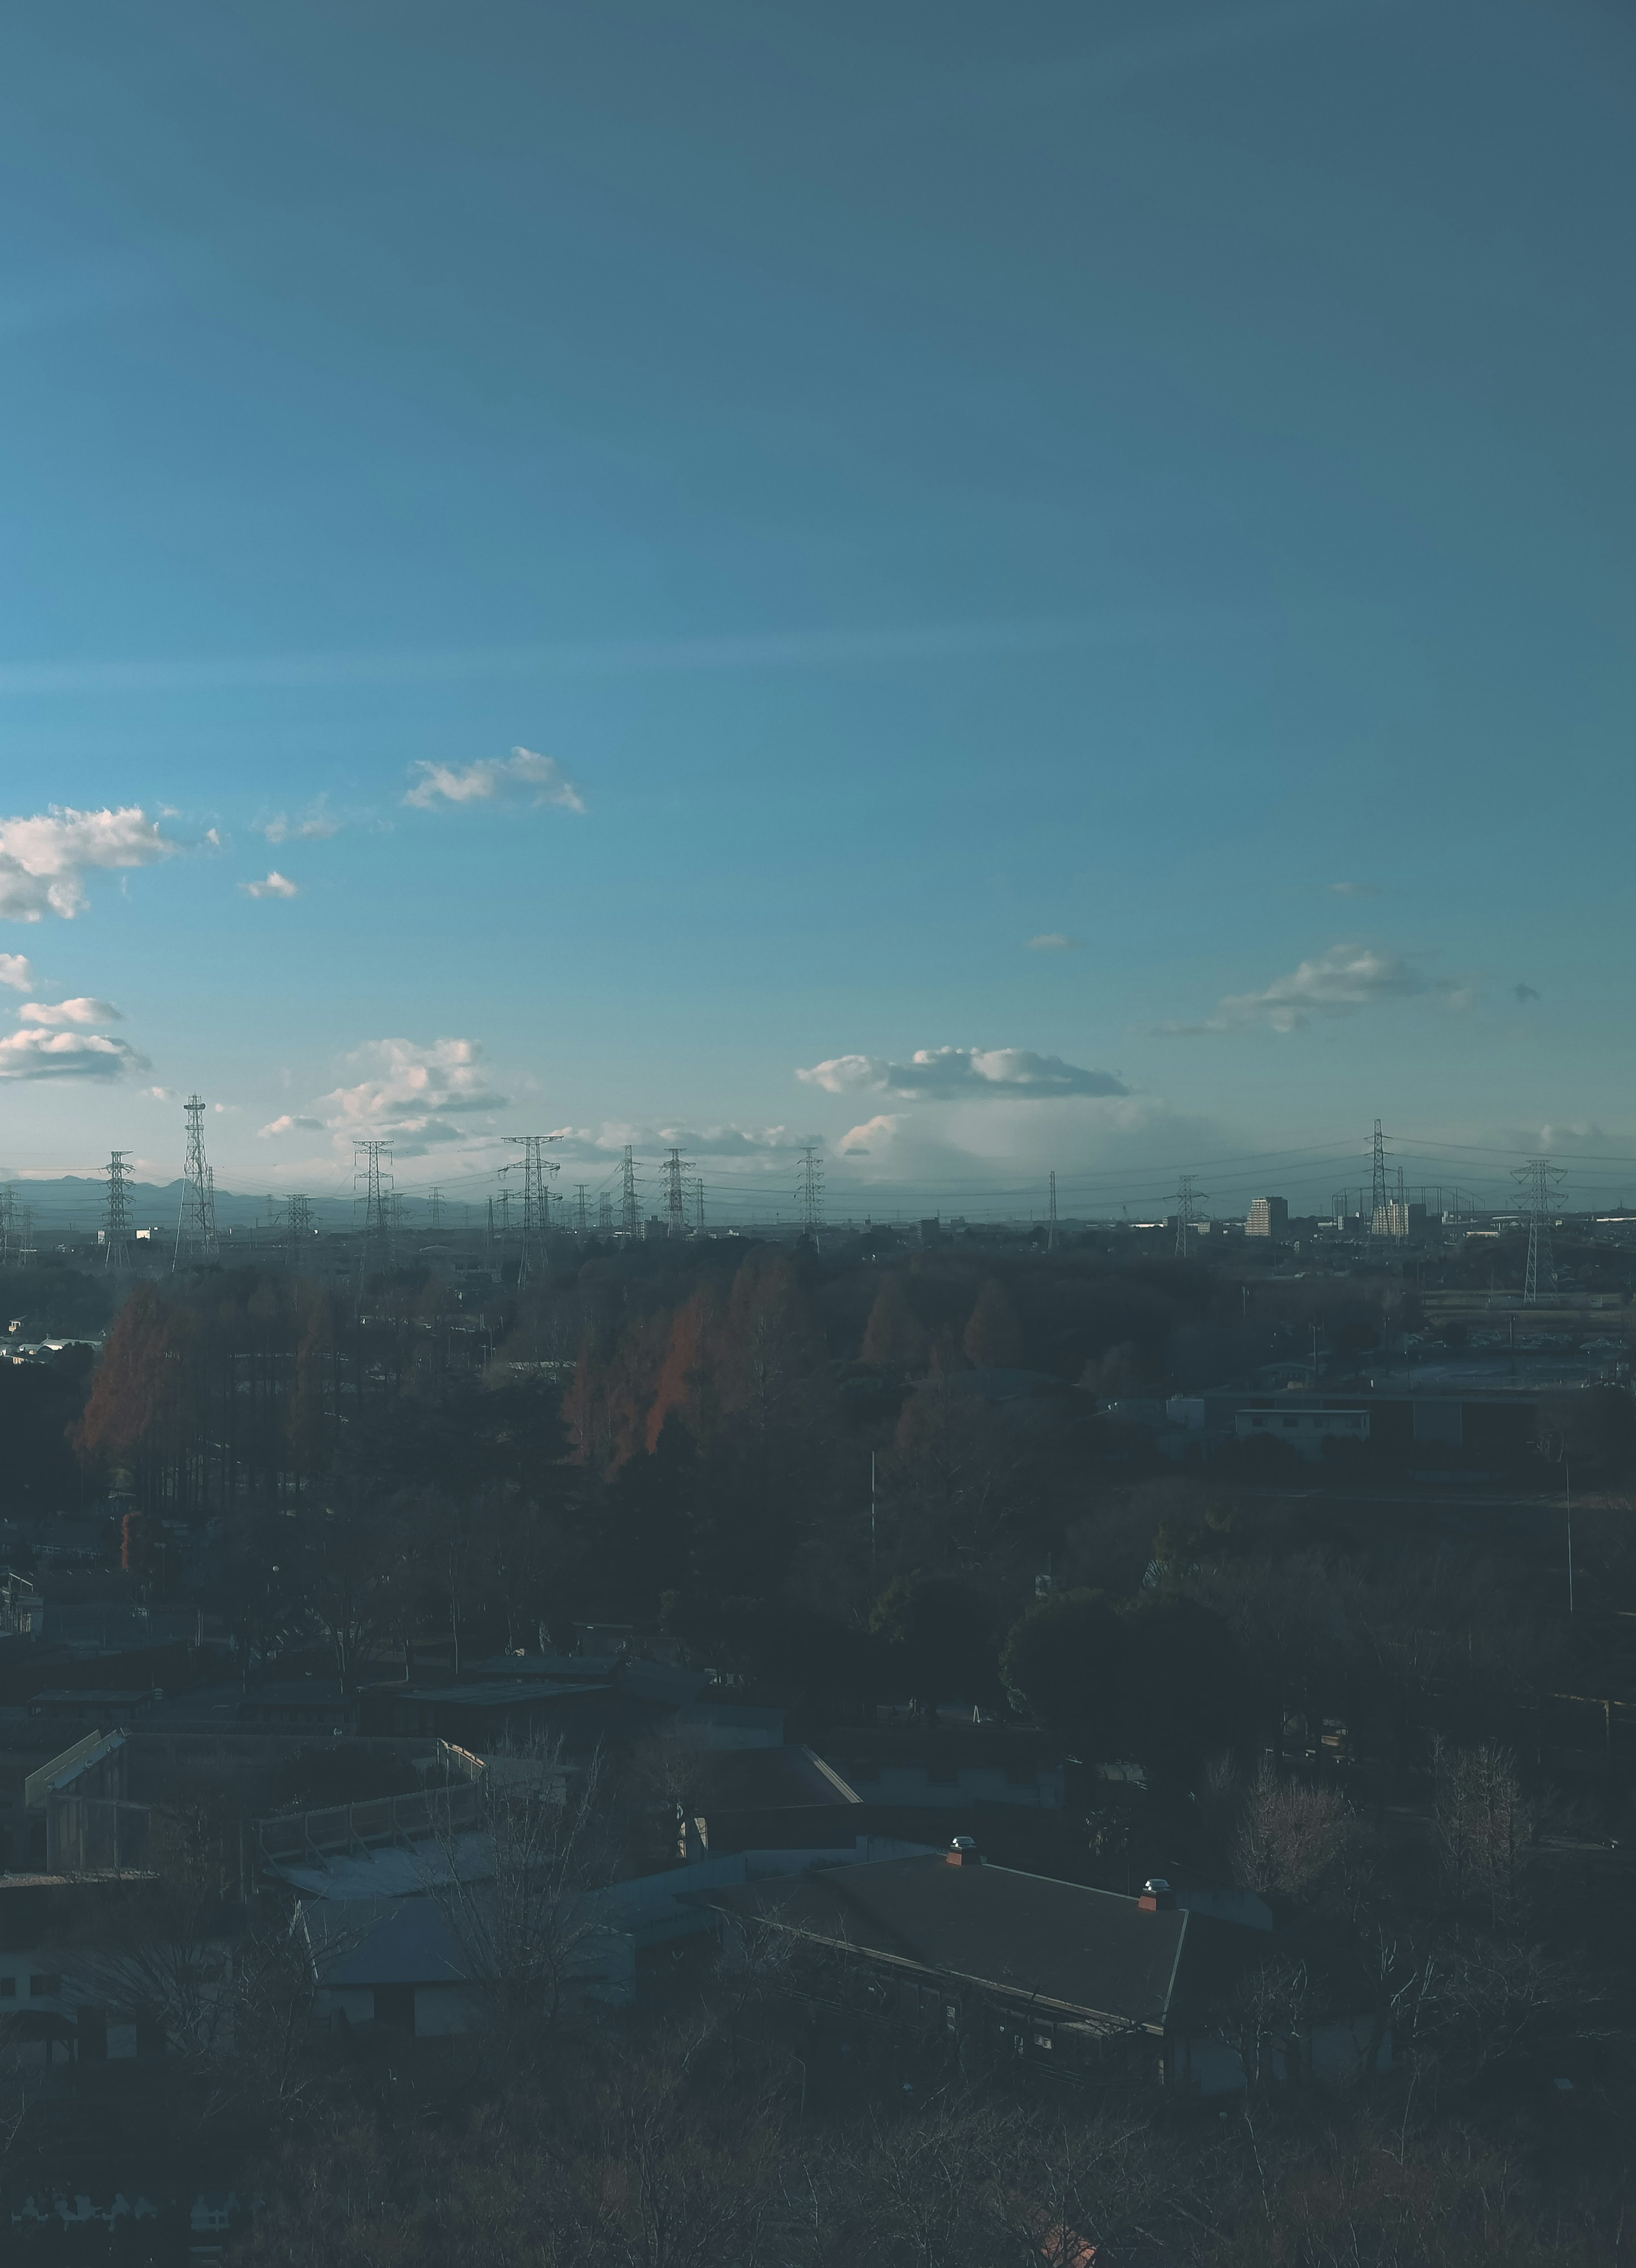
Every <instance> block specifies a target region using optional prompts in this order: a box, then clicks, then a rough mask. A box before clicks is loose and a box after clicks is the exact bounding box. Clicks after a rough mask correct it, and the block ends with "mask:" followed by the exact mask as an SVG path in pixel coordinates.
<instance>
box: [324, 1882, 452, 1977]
mask: <svg viewBox="0 0 1636 2268" xmlns="http://www.w3.org/2000/svg"><path fill="white" fill-rule="evenodd" d="M302 1919H303V1920H304V1922H305V1923H306V1928H307V1933H308V1935H309V1937H310V1938H311V1940H312V1941H313V1952H314V1955H316V1957H317V1960H318V1964H319V1973H320V1975H321V1977H322V1979H323V1981H324V1983H325V1984H326V1985H364V1986H368V1985H454V1984H458V1983H460V1982H461V1978H462V1977H463V1975H464V1973H465V1972H464V1971H463V1970H462V1968H461V1957H460V1948H459V1947H458V1946H457V1945H456V1943H455V1941H454V1935H453V1932H452V1931H451V1929H450V1927H449V1925H448V1923H447V1921H446V1919H445V1918H444V1914H443V1911H442V1908H441V1907H440V1906H439V1905H438V1902H437V1900H436V1899H435V1898H389V1899H379V1898H350V1899H337V1900H335V1901H334V1902H333V1903H326V1904H313V1905H310V1906H306V1907H304V1908H303V1909H302Z"/></svg>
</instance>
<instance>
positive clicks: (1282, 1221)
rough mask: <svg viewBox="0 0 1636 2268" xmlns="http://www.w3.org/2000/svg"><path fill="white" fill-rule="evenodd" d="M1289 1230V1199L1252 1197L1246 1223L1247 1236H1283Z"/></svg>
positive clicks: (1245, 1231)
mask: <svg viewBox="0 0 1636 2268" xmlns="http://www.w3.org/2000/svg"><path fill="white" fill-rule="evenodd" d="M1288 1229H1289V1199H1288V1198H1287V1197H1251V1199H1250V1201H1249V1219H1248V1220H1247V1221H1246V1222H1245V1223H1244V1233H1245V1235H1246V1236H1283V1235H1285V1234H1286V1233H1287V1232H1288Z"/></svg>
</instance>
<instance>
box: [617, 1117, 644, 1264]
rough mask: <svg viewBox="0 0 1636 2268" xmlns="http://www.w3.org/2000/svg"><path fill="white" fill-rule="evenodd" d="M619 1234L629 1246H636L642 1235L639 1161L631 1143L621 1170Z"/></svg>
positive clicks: (626, 1147) (626, 1150)
mask: <svg viewBox="0 0 1636 2268" xmlns="http://www.w3.org/2000/svg"><path fill="white" fill-rule="evenodd" d="M619 1233H620V1234H621V1235H622V1236H623V1238H624V1240H625V1241H626V1243H627V1244H634V1243H635V1242H636V1241H637V1238H638V1237H639V1236H640V1235H641V1233H642V1215H641V1213H640V1211H638V1210H637V1161H636V1154H635V1152H634V1151H633V1150H632V1149H631V1146H630V1143H629V1142H627V1143H626V1145H625V1154H624V1158H623V1161H622V1162H621V1165H620V1168H619Z"/></svg>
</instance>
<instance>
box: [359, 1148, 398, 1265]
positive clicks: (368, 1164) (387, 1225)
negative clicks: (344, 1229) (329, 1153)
mask: <svg viewBox="0 0 1636 2268" xmlns="http://www.w3.org/2000/svg"><path fill="white" fill-rule="evenodd" d="M360 1181H362V1182H363V1184H364V1241H363V1245H362V1247H361V1248H360V1249H359V1252H358V1263H357V1270H358V1285H359V1289H360V1290H361V1289H362V1287H363V1284H364V1279H365V1277H368V1276H372V1275H373V1276H380V1275H387V1274H390V1272H391V1271H392V1270H393V1269H394V1268H395V1267H396V1266H397V1260H398V1255H397V1238H396V1235H395V1230H396V1227H397V1207H396V1205H395V1204H394V1203H393V1201H392V1200H393V1189H392V1145H391V1143H390V1142H361V1141H354V1143H353V1145H352V1186H353V1189H355V1190H356V1189H357V1185H358V1182H360Z"/></svg>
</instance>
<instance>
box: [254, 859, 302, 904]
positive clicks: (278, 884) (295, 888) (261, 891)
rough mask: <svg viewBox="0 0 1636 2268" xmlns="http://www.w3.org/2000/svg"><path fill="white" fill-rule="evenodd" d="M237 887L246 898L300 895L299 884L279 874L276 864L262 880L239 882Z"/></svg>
mask: <svg viewBox="0 0 1636 2268" xmlns="http://www.w3.org/2000/svg"><path fill="white" fill-rule="evenodd" d="M239 887H240V889H241V890H242V891H243V892H244V894H245V895H246V897H247V898H298V897H299V896H300V895H301V886H300V884H299V883H298V882H292V881H291V879H290V877H289V875H288V874H281V873H279V872H278V869H277V868H276V866H275V867H274V869H273V871H272V873H270V874H269V876H268V877H267V880H265V881H264V882H240V885H239Z"/></svg>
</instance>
